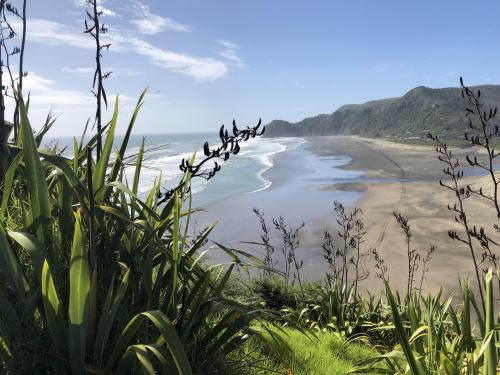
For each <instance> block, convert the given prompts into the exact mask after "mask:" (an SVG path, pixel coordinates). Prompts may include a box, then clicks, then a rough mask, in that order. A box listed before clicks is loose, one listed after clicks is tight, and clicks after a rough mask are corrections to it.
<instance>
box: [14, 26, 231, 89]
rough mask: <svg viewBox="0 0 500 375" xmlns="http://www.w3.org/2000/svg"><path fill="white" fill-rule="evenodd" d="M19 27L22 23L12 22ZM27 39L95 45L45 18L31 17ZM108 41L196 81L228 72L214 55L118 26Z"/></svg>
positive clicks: (209, 79) (107, 37) (116, 47)
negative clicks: (159, 42) (180, 49)
mask: <svg viewBox="0 0 500 375" xmlns="http://www.w3.org/2000/svg"><path fill="white" fill-rule="evenodd" d="M13 26H14V27H16V26H17V27H19V26H20V24H19V23H17V24H16V23H15V22H14V23H13ZM28 39H29V40H30V41H33V42H38V43H43V44H45V45H53V46H72V47H77V48H91V49H94V48H95V45H94V42H93V41H92V40H91V39H90V38H89V37H88V36H87V35H84V34H83V33H82V32H81V31H79V30H78V29H76V28H72V27H70V26H67V25H64V24H61V23H58V22H53V21H48V20H44V19H32V20H30V30H29V33H28ZM103 42H105V43H108V42H109V43H111V49H110V51H112V52H121V53H135V54H137V55H140V56H143V57H146V58H147V59H148V60H149V62H150V63H152V64H154V65H157V66H160V67H163V68H165V69H168V70H170V71H172V72H175V73H180V74H183V75H186V76H189V77H192V78H194V79H195V80H197V81H213V80H216V79H218V78H221V77H222V76H224V75H225V74H226V73H227V70H228V68H227V65H226V64H225V63H224V62H223V61H221V60H217V59H214V58H211V57H198V56H192V55H188V54H183V53H177V52H173V51H170V50H166V49H162V48H159V47H156V46H154V45H152V44H150V43H148V42H146V41H144V40H142V39H139V38H137V37H134V36H131V35H129V34H127V33H126V32H124V31H120V30H119V29H117V28H113V29H110V31H109V33H107V34H106V35H105V40H103Z"/></svg>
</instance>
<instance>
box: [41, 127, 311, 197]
mask: <svg viewBox="0 0 500 375" xmlns="http://www.w3.org/2000/svg"><path fill="white" fill-rule="evenodd" d="M143 139H144V145H145V146H144V147H145V154H144V159H143V163H142V164H143V168H142V169H141V175H140V180H139V187H138V190H139V191H138V193H139V195H140V196H145V195H146V194H147V193H148V192H149V191H150V190H151V188H152V187H153V185H154V184H155V182H156V181H158V180H159V179H160V178H161V184H162V188H164V189H171V188H173V187H175V186H177V185H178V183H179V181H180V179H181V177H182V171H181V170H180V168H179V166H180V164H181V162H182V159H190V158H191V157H192V156H193V153H195V154H196V156H195V158H196V161H201V160H202V159H203V158H204V155H203V144H204V143H205V141H207V142H208V144H209V145H210V146H211V147H214V148H215V147H217V146H218V145H219V144H220V139H219V137H218V135H217V134H213V133H189V134H186V133H184V134H149V135H133V136H131V137H130V139H129V142H128V147H127V151H126V155H125V156H126V157H127V156H130V159H129V160H128V161H129V162H130V165H129V166H128V167H127V168H126V170H125V176H126V178H127V180H128V182H129V184H130V185H131V184H132V181H133V178H134V173H135V165H134V162H135V159H136V158H134V156H135V155H137V154H138V152H139V150H140V147H141V143H142V140H143ZM122 140H123V137H121V136H117V137H116V139H115V145H114V148H115V149H118V148H119V147H120V145H121V141H122ZM304 142H305V141H304V139H302V138H254V139H250V140H248V141H247V142H241V143H240V147H241V151H240V152H239V154H238V155H236V156H231V157H230V159H229V160H227V161H226V162H221V161H220V160H218V163H219V164H221V166H222V170H221V171H220V172H218V173H217V174H216V175H215V177H214V178H212V179H210V180H209V181H207V180H206V179H204V178H195V179H193V180H192V193H193V197H194V198H193V199H194V200H195V201H196V202H197V203H198V204H201V205H207V204H210V203H211V202H215V201H219V200H222V199H226V198H228V197H230V196H233V195H239V194H244V193H255V192H259V191H263V190H266V189H268V188H269V187H270V186H271V185H272V181H270V180H268V179H266V177H265V172H266V171H268V170H269V169H270V168H272V166H273V160H274V157H275V156H276V155H277V154H280V153H282V152H285V151H287V150H288V151H290V150H294V149H296V148H297V147H299V146H300V145H301V144H303V143H304ZM55 143H57V145H58V148H59V149H61V150H64V154H65V155H66V156H68V157H71V156H72V155H73V151H72V147H73V146H72V145H73V138H68V137H62V138H57V139H47V140H46V142H45V143H44V144H46V145H49V144H50V145H53V144H55ZM112 156H113V155H112ZM207 166H208V167H210V166H213V164H210V163H209V164H207Z"/></svg>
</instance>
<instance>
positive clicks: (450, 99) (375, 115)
mask: <svg viewBox="0 0 500 375" xmlns="http://www.w3.org/2000/svg"><path fill="white" fill-rule="evenodd" d="M473 89H475V90H476V89H480V90H481V97H482V98H484V102H485V105H486V106H495V105H498V104H499V103H500V85H485V86H476V87H473ZM465 105H466V103H465V100H464V99H463V98H462V97H461V95H460V89H459V88H442V89H431V88H428V87H424V86H419V87H416V88H414V89H412V90H410V91H408V92H407V93H406V94H405V95H403V96H402V97H400V98H391V99H382V100H374V101H369V102H367V103H364V104H349V105H344V106H342V107H340V108H339V109H338V110H336V111H335V112H333V113H332V114H329V115H327V114H321V115H318V116H315V117H309V118H306V119H304V120H302V121H299V122H296V123H290V122H287V121H282V120H274V121H272V122H271V123H270V124H268V126H267V129H266V136H268V137H280V136H322V135H334V134H356V135H362V136H370V137H376V136H380V137H391V138H408V139H420V138H424V137H425V135H426V133H427V132H428V131H432V132H437V133H439V134H442V135H445V136H446V138H450V139H451V138H459V137H463V130H464V125H465V124H466V123H465V119H464V113H465Z"/></svg>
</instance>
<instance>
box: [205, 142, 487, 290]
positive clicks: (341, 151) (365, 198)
mask: <svg viewBox="0 0 500 375" xmlns="http://www.w3.org/2000/svg"><path fill="white" fill-rule="evenodd" d="M340 156H342V157H340ZM345 156H347V157H349V158H350V161H349V162H348V163H347V164H345V162H346V161H345V160H344V157H345ZM342 164H344V165H342ZM265 177H266V178H268V179H269V180H271V181H272V185H271V187H270V188H269V189H267V190H264V191H261V192H257V193H253V194H243V195H239V196H235V197H231V198H229V199H226V200H224V201H221V202H217V203H215V204H211V205H210V206H209V207H206V211H205V212H200V213H199V214H197V216H196V221H197V226H198V228H201V227H204V226H205V225H207V224H208V223H211V222H213V221H216V220H219V225H218V226H217V228H216V229H215V230H214V232H213V235H212V239H214V240H216V241H220V242H222V243H225V244H228V245H230V246H233V247H237V248H240V249H243V250H245V251H249V252H251V253H253V254H256V255H261V254H262V248H260V247H259V246H255V245H250V244H247V243H245V241H253V242H255V241H259V238H260V231H259V224H258V222H257V220H256V217H255V215H254V213H253V212H252V209H253V207H258V208H259V209H261V210H263V211H264V212H265V215H266V218H267V221H268V226H269V227H272V221H271V218H273V217H279V216H283V217H284V218H285V219H286V221H287V222H288V223H290V225H292V226H295V227H296V226H299V225H300V224H301V223H302V222H305V224H306V225H305V227H304V229H302V231H301V236H300V241H301V242H300V248H299V250H298V251H297V257H298V258H299V259H302V260H304V267H303V269H302V271H301V274H302V276H303V278H307V279H314V280H321V279H322V278H323V277H324V274H325V271H326V270H327V264H326V262H325V260H324V259H323V254H322V251H321V247H320V246H321V242H322V239H323V233H324V231H325V230H329V231H330V232H331V233H332V234H334V233H336V230H337V225H336V224H335V217H334V212H333V202H334V200H336V199H337V200H340V201H342V202H344V203H345V205H346V206H349V207H353V206H356V207H359V208H362V209H363V212H364V215H363V218H364V221H365V225H366V228H367V230H368V233H367V235H366V241H365V243H363V246H362V252H363V253H364V254H365V256H364V257H363V261H362V263H363V270H362V273H363V275H364V276H365V279H364V280H363V281H362V282H361V284H360V285H361V287H362V288H366V289H368V290H370V291H374V290H379V289H380V288H381V287H382V283H381V281H380V280H378V279H376V278H375V276H374V275H375V268H374V258H373V255H372V249H373V248H376V249H377V251H378V252H379V253H380V255H381V256H382V257H383V258H384V260H385V262H386V265H387V267H388V271H387V272H388V275H389V277H390V280H391V284H392V285H393V286H395V287H397V288H400V289H403V288H404V287H405V285H406V280H407V258H406V247H405V242H404V236H403V234H402V232H401V231H400V230H399V227H398V226H397V223H396V221H395V219H394V218H393V216H392V212H393V211H398V212H401V213H402V214H403V215H404V216H406V217H407V218H408V219H409V220H410V226H411V230H412V233H413V242H412V247H414V248H416V249H417V250H418V251H419V252H421V253H422V254H423V255H424V254H425V252H426V251H427V249H428V248H429V246H430V245H431V244H432V245H435V246H436V247H437V250H436V251H435V253H434V255H433V258H432V261H431V264H430V269H429V273H428V278H427V280H426V281H425V283H424V285H425V286H428V287H429V288H430V289H432V290H435V289H437V288H439V287H444V288H445V289H448V290H453V289H456V287H457V285H458V282H457V280H458V278H459V277H461V278H463V277H467V276H469V275H470V278H471V279H472V277H473V276H472V271H473V268H472V261H471V258H470V253H469V252H468V250H467V248H465V247H464V245H462V244H460V243H459V242H457V241H452V240H450V239H449V237H448V234H447V233H448V230H449V229H455V230H457V231H460V230H461V228H460V226H458V225H456V223H454V219H453V214H452V213H451V212H450V211H448V209H447V204H449V203H453V202H454V196H453V194H452V193H450V192H448V191H446V190H445V189H444V188H442V187H440V186H439V183H438V181H439V179H440V178H443V173H442V165H441V163H440V162H439V161H438V159H437V154H436V152H435V151H434V149H433V148H432V147H426V146H410V145H403V144H397V143H392V142H389V141H384V140H371V139H362V138H357V137H341V136H335V137H318V138H308V139H307V142H306V143H305V144H304V145H303V146H301V147H299V149H297V150H294V151H287V152H285V153H282V154H278V155H277V157H276V158H275V160H274V167H273V168H271V169H270V170H269V171H267V172H266V175H265ZM472 179H473V178H472V177H468V178H465V180H466V182H471V181H472ZM466 207H467V210H468V212H469V216H470V220H472V222H473V223H474V224H477V225H481V224H483V223H486V222H488V220H490V221H489V222H490V223H493V222H496V219H495V217H494V216H495V215H493V211H492V210H491V207H490V206H489V204H488V203H487V202H485V201H481V200H478V199H476V198H474V199H470V200H468V201H467V206H466ZM272 240H273V241H274V243H275V244H276V253H275V254H276V258H277V259H278V261H280V262H281V263H280V264H281V265H283V262H282V259H281V256H280V253H281V250H280V245H279V237H278V235H277V234H276V233H275V234H274V235H273V236H272ZM212 254H213V255H212V256H213V261H224V258H223V257H220V256H219V255H216V254H217V252H214V253H212ZM420 272H421V269H419V270H418V272H417V276H418V277H420Z"/></svg>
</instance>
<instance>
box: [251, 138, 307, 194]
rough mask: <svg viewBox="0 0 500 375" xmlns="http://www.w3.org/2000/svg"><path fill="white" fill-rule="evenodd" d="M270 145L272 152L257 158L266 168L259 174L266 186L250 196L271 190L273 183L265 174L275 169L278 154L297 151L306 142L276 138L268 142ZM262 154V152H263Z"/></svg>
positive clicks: (258, 176)
mask: <svg viewBox="0 0 500 375" xmlns="http://www.w3.org/2000/svg"><path fill="white" fill-rule="evenodd" d="M267 141H268V142H269V143H270V146H271V148H272V150H270V151H268V152H267V153H266V152H264V154H262V153H261V154H260V155H257V158H258V159H259V161H260V162H261V163H262V165H263V166H264V167H263V168H262V169H261V170H260V171H259V172H258V173H257V178H258V179H259V180H260V181H262V183H263V184H264V186H262V187H261V188H259V189H256V190H253V191H251V192H249V194H253V193H257V192H259V191H263V190H266V189H269V188H270V187H271V185H272V184H273V182H272V181H271V180H268V179H267V178H265V177H264V173H266V172H267V171H268V170H270V169H271V168H272V167H274V158H275V157H276V155H277V154H279V153H282V152H285V151H287V150H295V149H296V148H297V147H299V146H300V145H301V144H303V143H304V142H305V140H304V139H303V138H274V139H272V140H267ZM261 152H262V150H261Z"/></svg>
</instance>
